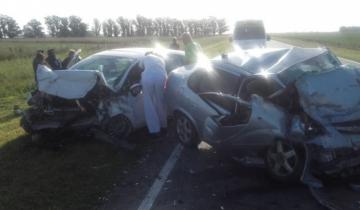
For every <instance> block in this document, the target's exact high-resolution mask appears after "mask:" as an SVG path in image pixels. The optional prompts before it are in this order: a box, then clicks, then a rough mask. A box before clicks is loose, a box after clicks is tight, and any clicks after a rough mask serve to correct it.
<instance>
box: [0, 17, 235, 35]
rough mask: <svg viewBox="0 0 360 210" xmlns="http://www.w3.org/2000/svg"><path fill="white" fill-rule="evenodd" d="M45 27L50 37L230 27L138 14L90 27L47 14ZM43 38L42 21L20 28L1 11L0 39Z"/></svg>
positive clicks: (219, 21) (217, 31) (217, 21)
mask: <svg viewBox="0 0 360 210" xmlns="http://www.w3.org/2000/svg"><path fill="white" fill-rule="evenodd" d="M44 19H45V26H46V29H47V32H48V35H49V36H51V37H85V36H105V37H132V36H179V35H180V34H182V33H184V32H189V33H190V34H191V35H193V36H210V35H221V34H223V33H224V32H226V31H227V30H228V29H229V28H228V25H227V23H226V21H225V19H223V18H216V17H208V18H203V19H197V20H195V19H186V20H179V19H176V18H168V17H159V18H147V17H144V16H141V15H138V16H136V18H134V19H131V18H126V17H122V16H120V17H118V18H117V19H107V20H105V21H102V22H101V21H100V20H99V19H96V18H95V19H94V20H93V23H92V26H91V28H90V27H89V25H88V24H87V23H85V22H83V20H82V19H81V18H80V17H78V16H74V15H72V16H69V17H60V16H56V15H51V16H47V17H45V18H44ZM19 36H23V37H25V38H43V37H45V36H46V35H45V32H44V27H43V25H42V23H41V22H40V21H38V20H36V19H32V20H30V21H29V22H28V23H27V24H26V25H24V27H23V28H22V29H21V28H20V27H19V25H18V23H17V22H16V20H15V19H14V18H12V17H9V16H6V15H2V14H0V39H4V38H15V37H19Z"/></svg>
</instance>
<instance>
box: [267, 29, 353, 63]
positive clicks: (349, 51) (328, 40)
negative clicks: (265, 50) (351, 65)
mask: <svg viewBox="0 0 360 210" xmlns="http://www.w3.org/2000/svg"><path fill="white" fill-rule="evenodd" d="M272 38H273V39H274V40H278V41H281V42H284V43H289V44H292V45H296V46H302V47H319V46H326V47H329V48H330V49H331V50H332V51H334V52H335V53H336V54H337V55H338V56H340V57H343V58H347V59H350V60H354V61H358V62H360V32H344V33H340V32H322V33H283V34H272Z"/></svg>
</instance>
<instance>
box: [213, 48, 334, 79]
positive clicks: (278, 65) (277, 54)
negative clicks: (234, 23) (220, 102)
mask: <svg viewBox="0 0 360 210" xmlns="http://www.w3.org/2000/svg"><path fill="white" fill-rule="evenodd" d="M325 52H327V49H325V48H299V47H293V48H259V49H251V50H239V51H234V52H231V53H229V54H225V55H222V56H218V57H216V58H215V59H214V63H216V64H217V65H220V66H225V65H226V66H232V68H229V70H231V71H235V72H234V73H237V74H241V73H244V72H246V73H247V74H249V75H255V74H259V73H260V72H262V71H267V72H269V73H271V74H276V73H279V72H282V71H284V70H286V69H288V68H290V67H291V66H293V65H295V64H298V63H301V62H303V61H306V60H308V59H311V58H313V57H316V56H318V55H321V54H323V53H325Z"/></svg>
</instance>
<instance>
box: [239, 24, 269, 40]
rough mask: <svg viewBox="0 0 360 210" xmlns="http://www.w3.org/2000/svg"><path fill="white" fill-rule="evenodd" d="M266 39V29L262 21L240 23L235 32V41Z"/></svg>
mask: <svg viewBox="0 0 360 210" xmlns="http://www.w3.org/2000/svg"><path fill="white" fill-rule="evenodd" d="M249 39H265V29H264V25H263V23H262V22H261V21H252V22H238V23H237V24H236V27H235V30H234V40H249Z"/></svg>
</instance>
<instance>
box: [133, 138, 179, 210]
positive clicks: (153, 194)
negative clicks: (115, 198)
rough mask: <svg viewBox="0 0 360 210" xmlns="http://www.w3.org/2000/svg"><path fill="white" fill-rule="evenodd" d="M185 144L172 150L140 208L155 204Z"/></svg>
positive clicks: (141, 209)
mask: <svg viewBox="0 0 360 210" xmlns="http://www.w3.org/2000/svg"><path fill="white" fill-rule="evenodd" d="M182 150H183V146H182V145H180V144H177V145H176V147H175V149H174V150H173V151H172V153H171V155H170V157H169V159H168V160H167V161H166V163H165V165H164V166H163V168H162V169H161V171H160V173H159V175H158V177H157V178H156V179H155V182H154V183H153V185H152V186H151V188H150V190H149V191H148V193H147V194H146V197H145V198H144V200H143V201H142V202H141V204H140V206H139V208H138V210H150V209H151V207H152V206H153V204H154V202H155V200H156V198H157V196H158V195H159V193H160V191H161V188H162V187H163V186H164V183H165V181H166V179H167V177H168V176H169V174H170V172H171V171H172V169H173V168H174V166H175V164H176V162H177V160H178V159H179V158H180V155H181V152H182Z"/></svg>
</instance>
